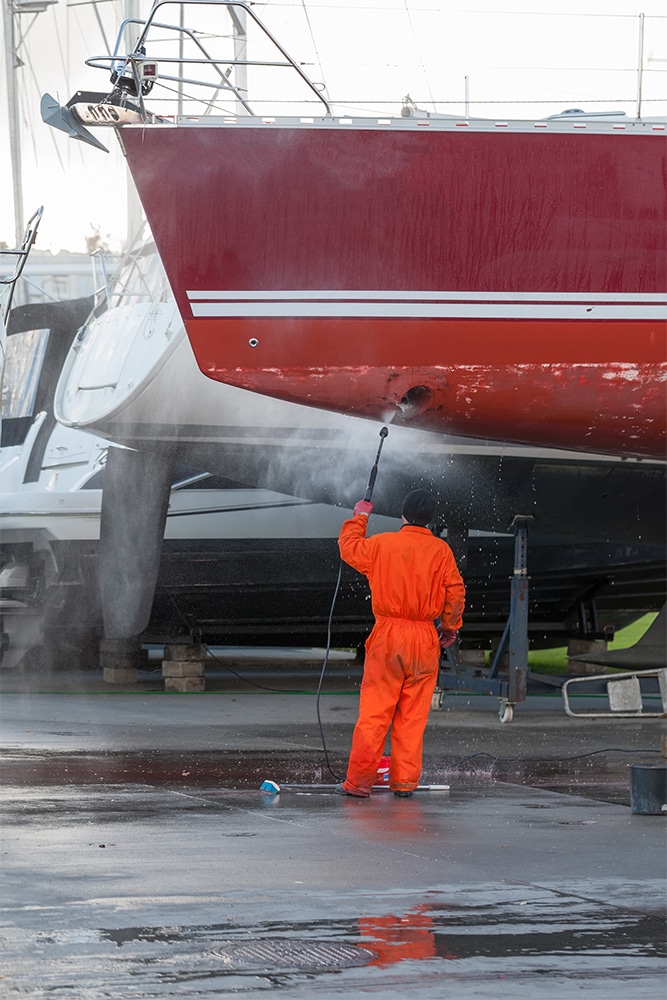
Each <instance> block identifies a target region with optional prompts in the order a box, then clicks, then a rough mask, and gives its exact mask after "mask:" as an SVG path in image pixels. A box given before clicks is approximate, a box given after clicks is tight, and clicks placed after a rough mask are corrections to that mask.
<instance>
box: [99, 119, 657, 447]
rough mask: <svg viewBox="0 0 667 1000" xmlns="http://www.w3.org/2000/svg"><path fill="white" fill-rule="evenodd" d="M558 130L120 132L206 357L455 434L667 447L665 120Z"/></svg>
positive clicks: (240, 375) (295, 394)
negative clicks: (654, 124)
mask: <svg viewBox="0 0 667 1000" xmlns="http://www.w3.org/2000/svg"><path fill="white" fill-rule="evenodd" d="M548 124H549V126H551V123H548ZM545 127H546V126H542V125H541V123H537V124H536V126H535V127H533V128H532V130H531V127H529V126H525V124H524V125H523V126H522V127H520V128H516V129H512V128H509V127H507V128H505V127H501V126H500V125H499V126H498V127H497V128H496V129H495V130H494V129H489V128H488V127H486V128H479V129H476V128H475V127H474V125H472V124H470V125H465V123H461V127H460V128H457V126H456V125H455V124H454V123H450V124H449V125H448V126H447V127H430V126H429V127H427V128H419V127H418V126H417V125H416V124H414V123H412V124H411V125H410V127H405V126H404V125H397V123H393V125H392V124H391V123H389V122H387V123H386V124H383V123H376V125H375V127H369V128H363V127H359V126H358V124H356V123H350V124H349V125H342V124H340V123H335V122H334V123H327V124H326V125H325V124H323V123H317V122H316V123H313V124H293V125H289V126H288V125H283V124H277V123H270V122H257V123H256V122H255V121H254V120H251V121H244V122H240V121H239V122H230V123H224V122H223V121H222V120H218V121H217V122H216V123H215V124H213V123H210V122H209V123H206V120H202V121H201V122H198V121H192V122H188V123H184V124H182V123H179V125H178V126H177V127H173V126H163V125H156V126H147V127H137V126H125V127H123V128H122V129H120V130H119V134H120V136H121V141H122V144H123V147H124V149H125V152H126V155H127V159H128V164H129V167H130V170H131V172H132V175H133V177H134V180H135V183H136V185H137V188H138V191H139V195H140V197H141V200H142V203H143V205H144V209H145V211H146V215H147V218H148V221H149V223H150V225H151V228H152V230H153V234H154V236H155V239H156V243H157V246H158V249H159V251H160V255H161V257H162V261H163V263H164V266H165V268H166V271H167V274H168V276H169V279H170V282H171V285H172V288H173V291H174V294H175V296H176V299H177V302H178V305H179V309H180V311H181V314H182V316H183V319H184V322H185V326H186V329H187V332H188V336H189V338H190V341H191V343H192V346H193V349H194V353H195V356H196V358H197V361H198V364H199V366H200V368H201V370H202V371H203V372H204V373H205V374H207V375H209V376H210V377H212V378H215V379H219V380H220V381H223V382H228V383H230V384H233V385H237V386H241V387H242V388H246V389H252V390H255V391H258V392H261V393H265V394H269V395H273V396H278V397H280V398H283V399H288V400H292V401H294V402H299V403H307V404H310V405H313V406H318V407H324V408H328V409H335V410H341V411H344V412H351V413H357V414H363V415H365V416H368V417H372V418H377V419H381V420H387V419H388V418H389V417H390V416H391V415H393V414H397V418H398V419H400V420H403V421H404V422H410V423H413V424H415V425H417V426H420V427H427V428H430V429H436V430H441V431H447V432H451V433H458V434H467V435H470V436H475V437H489V438H494V439H501V440H511V441H519V442H525V443H530V444H542V445H553V446H558V447H567V448H575V449H585V450H586V451H600V452H611V453H628V454H637V455H647V456H653V457H664V453H665V414H666V412H667V405H666V404H667V393H666V384H667V365H666V358H667V349H666V346H667V345H666V342H667V326H666V322H665V318H666V316H667V313H666V312H665V306H664V293H665V289H666V288H667V273H666V270H667V245H666V243H667V239H666V236H667V212H666V192H665V176H666V175H667V155H666V154H667V143H666V142H665V131H664V129H662V130H661V131H660V130H658V129H657V128H655V127H653V128H652V127H651V126H643V127H642V128H640V129H639V130H636V129H635V130H632V129H628V130H621V131H619V130H618V129H617V128H616V126H613V127H612V126H611V125H607V126H606V127H600V125H599V124H598V126H597V127H596V128H594V129H591V128H590V127H589V128H588V129H582V128H581V126H577V125H571V126H569V127H565V126H563V125H559V127H558V129H556V130H553V129H550V128H548V129H547V130H546V132H545V130H544V129H545Z"/></svg>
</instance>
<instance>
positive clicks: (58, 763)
mask: <svg viewBox="0 0 667 1000" xmlns="http://www.w3.org/2000/svg"><path fill="white" fill-rule="evenodd" d="M659 759H660V757H659V752H658V751H657V750H656V751H654V752H653V753H650V751H646V752H645V753H643V754H638V753H637V751H632V752H629V751H625V752H624V751H615V750H609V751H608V752H607V753H605V754H600V753H596V754H592V755H587V756H586V755H584V756H581V757H578V756H577V757H573V758H572V759H567V758H559V759H553V760H548V759H547V760H531V759H518V758H517V759H511V758H508V759H502V758H501V759H498V758H496V757H493V756H491V755H489V754H485V753H476V754H471V755H469V756H468V757H466V758H465V759H463V760H454V759H451V758H444V757H440V758H438V757H437V756H434V755H432V756H431V758H430V759H429V761H428V765H427V767H425V769H424V772H423V775H422V781H423V783H424V784H446V783H448V782H451V781H452V780H459V781H460V780H466V781H469V780H488V781H504V782H510V783H515V784H520V785H528V786H532V787H534V788H544V789H549V790H551V791H559V792H564V793H567V794H570V795H579V796H584V797H586V798H590V799H595V800H597V801H600V802H615V803H617V804H618V805H625V806H627V805H629V804H630V791H629V778H628V763H629V762H630V761H631V762H633V763H638V762H645V763H647V764H653V763H657V762H658V760H659ZM329 762H330V765H331V770H329V768H328V767H327V765H326V763H325V761H324V760H323V757H322V754H321V753H312V752H311V753H309V752H298V751H295V752H292V753H275V752H261V753H259V752H256V751H243V750H239V751H235V752H230V751H220V750H214V751H202V750H197V751H188V752H182V753H174V752H169V751H159V750H145V751H142V752H137V753H123V752H118V751H109V752H103V753H88V752H77V753H63V752H56V751H50V752H49V753H42V752H39V751H34V750H33V751H30V750H22V751H12V750H7V751H5V752H4V753H3V754H2V759H0V776H2V780H3V781H4V782H8V783H21V784H25V785H28V786H32V785H37V786H39V785H50V784H58V785H65V786H66V785H78V784H84V785H89V784H109V783H127V784H133V783H134V784H149V785H160V786H167V787H168V786H172V785H178V786H183V785H187V786H191V787H204V786H208V785H211V784H213V785H216V786H218V787H226V788H231V789H233V788H259V786H260V784H261V783H262V781H263V780H264V779H266V778H270V779H271V780H273V781H276V782H278V783H279V784H304V785H311V784H312V785H323V786H328V785H331V784H333V783H335V782H336V781H340V780H342V777H343V776H344V774H345V766H346V759H345V758H344V757H343V756H341V755H336V754H333V753H332V754H330V755H329ZM332 771H333V773H332Z"/></svg>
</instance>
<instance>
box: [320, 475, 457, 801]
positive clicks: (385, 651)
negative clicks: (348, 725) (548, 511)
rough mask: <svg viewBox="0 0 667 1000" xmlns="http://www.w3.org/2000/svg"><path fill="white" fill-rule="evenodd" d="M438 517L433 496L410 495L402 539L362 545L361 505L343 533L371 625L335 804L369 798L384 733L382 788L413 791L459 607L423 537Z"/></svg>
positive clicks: (444, 549) (364, 510) (442, 554)
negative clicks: (387, 756)
mask: <svg viewBox="0 0 667 1000" xmlns="http://www.w3.org/2000/svg"><path fill="white" fill-rule="evenodd" d="M435 508H436V503H435V497H434V496H433V494H432V493H429V491H428V490H414V491H413V492H412V493H409V494H408V495H407V497H406V498H405V500H404V502H403V512H402V513H403V524H402V526H401V529H400V531H397V532H394V531H387V532H382V533H381V534H379V535H372V536H371V537H370V538H367V537H366V528H367V525H368V515H369V514H370V513H371V511H372V510H373V504H372V503H370V501H368V500H360V501H359V502H358V503H357V504H356V506H355V508H354V517H353V518H352V519H351V520H349V521H345V523H344V524H343V526H342V528H341V530H340V535H339V538H338V546H339V549H340V554H341V558H342V559H343V560H344V561H345V562H346V563H349V565H350V566H353V567H354V569H356V570H358V571H359V572H360V573H363V574H364V575H365V576H366V577H367V578H368V582H369V584H370V588H371V600H372V606H373V614H374V616H375V626H374V628H373V631H372V632H371V634H370V636H369V637H368V639H367V641H366V657H365V660H364V677H363V681H362V684H361V697H360V701H359V717H358V719H357V724H356V726H355V729H354V735H353V737H352V750H351V752H350V759H349V762H348V767H347V776H346V778H345V781H344V782H343V783H342V784H341V785H337V786H336V791H337V792H338V793H339V794H340V795H354V796H357V797H359V798H368V796H369V795H370V793H371V788H372V786H373V783H374V781H375V780H376V775H377V769H378V765H379V762H380V758H381V756H382V754H383V751H384V744H385V739H386V737H387V732H388V731H389V727H390V726H391V767H390V771H389V787H390V788H391V789H392V791H393V792H394V795H397V796H399V797H401V798H408V797H409V796H411V795H412V793H413V791H414V789H415V788H416V787H417V785H418V784H419V777H420V775H421V769H422V745H423V738H424V730H425V728H426V722H427V719H428V713H429V711H430V708H431V701H432V698H433V691H434V690H435V685H436V682H437V679H438V663H439V659H440V650H441V648H443V649H446V648H447V646H449V645H451V644H452V643H453V642H454V641H455V639H456V633H457V631H458V629H459V628H460V627H461V624H462V618H461V616H462V614H463V608H464V605H465V586H464V584H463V580H462V579H461V574H460V573H459V571H458V568H457V565H456V562H455V560H454V556H453V554H452V550H451V549H450V547H449V545H448V544H447V543H446V542H445V541H443V540H442V539H441V538H436V537H435V536H434V535H433V533H432V532H431V531H430V529H429V528H427V527H426V525H427V524H429V523H430V522H431V521H433V520H434V518H435ZM438 618H439V619H440V623H439V625H438V626H437V627H436V625H435V624H434V623H435V621H436V619H438Z"/></svg>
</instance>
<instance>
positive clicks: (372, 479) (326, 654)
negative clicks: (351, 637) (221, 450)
mask: <svg viewBox="0 0 667 1000" xmlns="http://www.w3.org/2000/svg"><path fill="white" fill-rule="evenodd" d="M388 434H389V430H388V428H387V427H382V428H381V429H380V444H379V445H378V450H377V455H376V456H375V462H374V463H373V468H372V469H371V471H370V475H369V477H368V486H367V487H366V492H365V493H364V500H367V501H370V499H371V497H372V496H373V489H374V488H375V480H376V479H377V474H378V464H379V461H380V454H381V452H382V445H383V444H384V439H385V438H386V437H387V435H388ZM342 572H343V560H342V559H340V560H339V565H338V579H337V580H336V586H335V588H334V595H333V598H332V601H331V610H330V611H329V623H328V626H327V648H326V650H325V652H324V663H323V664H322V672H321V674H320V682H319V684H318V685H317V698H316V699H315V707H316V710H317V721H318V723H319V726H320V736H321V738H322V749H323V750H324V759H325V760H326V762H327V768H328V770H329V773H330V774H332V775H333V777H334V778H335V779H336V781H342V780H343V779H342V778H341V777H340V775H338V774H336V773H335V771H333V770H332V767H331V764H330V763H329V754H328V751H327V744H326V741H325V739H324V729H323V728H322V719H321V718H320V693H321V691H322V682H323V681H324V671H325V670H326V669H327V663H328V662H329V653H330V651H331V621H332V619H333V613H334V607H335V605H336V598H337V597H338V589H339V587H340V580H341V575H342Z"/></svg>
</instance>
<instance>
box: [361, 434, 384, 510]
mask: <svg viewBox="0 0 667 1000" xmlns="http://www.w3.org/2000/svg"><path fill="white" fill-rule="evenodd" d="M388 434H389V430H388V428H386V427H383V428H382V430H381V431H380V444H379V445H378V453H377V455H376V456H375V464H374V465H373V468H372V469H371V472H370V475H369V477H368V486H367V487H366V492H365V493H364V500H369V501H370V499H371V497H372V496H373V490H374V488H375V480H376V479H377V474H378V463H379V461H380V453H381V451H382V445H383V444H384V439H385V438H386V437H387V435H388Z"/></svg>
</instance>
